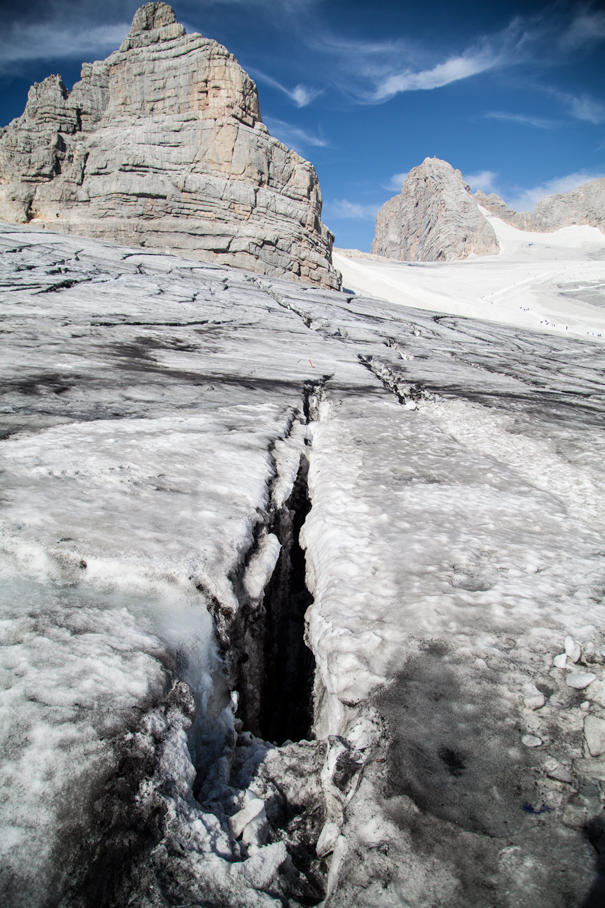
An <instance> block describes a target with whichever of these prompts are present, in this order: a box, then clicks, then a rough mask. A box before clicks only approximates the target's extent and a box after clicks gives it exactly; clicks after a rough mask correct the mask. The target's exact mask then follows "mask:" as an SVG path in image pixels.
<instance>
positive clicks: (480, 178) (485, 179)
mask: <svg viewBox="0 0 605 908" xmlns="http://www.w3.org/2000/svg"><path fill="white" fill-rule="evenodd" d="M497 176H498V174H496V173H494V172H493V170H480V171H479V172H478V173H469V174H468V175H464V177H463V178H464V180H465V181H466V182H467V183H468V185H469V186H470V187H471V189H472V190H473V192H476V191H477V189H481V190H483V192H485V193H490V192H495V191H496V190H495V185H494V181H495V179H496V177H497Z"/></svg>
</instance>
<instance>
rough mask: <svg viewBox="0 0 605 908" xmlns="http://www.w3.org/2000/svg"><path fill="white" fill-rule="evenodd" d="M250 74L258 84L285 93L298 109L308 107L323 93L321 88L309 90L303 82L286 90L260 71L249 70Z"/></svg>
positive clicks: (275, 80) (279, 83)
mask: <svg viewBox="0 0 605 908" xmlns="http://www.w3.org/2000/svg"><path fill="white" fill-rule="evenodd" d="M249 72H250V75H251V76H253V78H255V79H256V81H257V82H264V83H265V84H266V85H271V86H272V88H277V90H278V91H281V92H283V94H285V95H287V97H288V98H290V100H291V101H293V103H294V104H296V106H297V107H307V106H308V105H309V104H311V102H312V101H314V100H315V98H316V97H317V96H318V95H320V94H321V92H322V90H321V89H320V88H309V86H308V85H303V84H302V82H300V83H299V84H298V85H296V86H295V87H294V88H286V86H285V85H282V83H281V82H278V81H277V79H274V78H273V76H268V75H267V74H266V73H263V72H261V71H260V70H259V69H249Z"/></svg>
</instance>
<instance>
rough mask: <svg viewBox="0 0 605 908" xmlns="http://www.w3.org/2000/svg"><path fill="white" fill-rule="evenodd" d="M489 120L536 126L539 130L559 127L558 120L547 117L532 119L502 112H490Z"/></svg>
mask: <svg viewBox="0 0 605 908" xmlns="http://www.w3.org/2000/svg"><path fill="white" fill-rule="evenodd" d="M485 117H486V119H488V120H509V121H510V122H511V123H521V124H522V125H524V126H535V127H536V128H537V129H555V128H556V127H557V126H559V123H558V122H557V121H556V120H549V119H548V118H546V117H532V116H528V115H527V114H511V113H505V112H504V111H501V110H490V111H489V113H486V114H485Z"/></svg>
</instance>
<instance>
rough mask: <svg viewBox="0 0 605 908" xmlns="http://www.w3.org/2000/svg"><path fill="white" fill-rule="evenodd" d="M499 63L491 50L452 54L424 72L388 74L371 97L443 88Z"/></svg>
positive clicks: (380, 97) (380, 99)
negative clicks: (474, 53)
mask: <svg viewBox="0 0 605 908" xmlns="http://www.w3.org/2000/svg"><path fill="white" fill-rule="evenodd" d="M497 63H498V59H497V57H492V56H490V55H489V54H476V55H474V56H473V55H469V56H465V57H452V58H450V59H449V60H446V61H445V62H444V63H439V64H437V66H434V67H433V68H432V69H425V70H421V71H420V72H412V71H411V70H406V71H405V72H401V73H397V74H395V75H390V76H387V77H386V78H385V79H384V80H383V81H382V82H381V83H380V84H378V85H377V87H376V89H375V91H374V93H373V96H371V98H370V99H371V100H373V101H375V102H380V101H388V100H389V99H390V98H393V97H394V96H395V95H396V94H399V93H400V92H403V91H429V90H431V89H433V88H442V87H443V86H444V85H449V84H450V82H458V81H460V79H468V78H469V77H470V76H475V75H477V74H478V73H481V72H485V70H488V69H493V67H494V66H496V65H497Z"/></svg>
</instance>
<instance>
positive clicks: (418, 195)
mask: <svg viewBox="0 0 605 908" xmlns="http://www.w3.org/2000/svg"><path fill="white" fill-rule="evenodd" d="M499 249H500V247H499V245H498V240H497V239H496V234H495V233H494V231H493V228H492V227H491V225H490V224H489V223H488V221H487V220H486V219H485V217H484V216H483V215H482V214H481V212H480V211H479V208H478V206H477V203H476V202H475V199H474V198H473V196H472V194H471V191H470V188H469V186H467V184H466V183H465V182H464V180H463V179H462V174H461V173H460V171H459V170H454V168H453V167H452V166H451V165H450V164H448V163H447V162H446V161H440V160H439V159H438V158H425V160H424V161H423V163H422V164H421V165H420V166H419V167H414V168H413V169H412V170H411V171H410V173H409V174H408V176H407V178H406V180H405V182H404V183H403V186H402V187H401V194H400V195H398V196H395V197H394V198H392V199H389V201H388V202H385V204H384V205H383V206H382V208H381V209H380V211H379V212H378V217H377V219H376V235H375V238H374V242H373V243H372V252H373V253H374V254H375V255H384V256H387V257H388V258H391V259H396V260H397V261H402V262H439V261H445V262H450V261H454V260H456V259H465V258H467V256H469V255H470V254H471V252H474V253H475V254H477V255H492V254H495V253H497V252H499Z"/></svg>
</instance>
